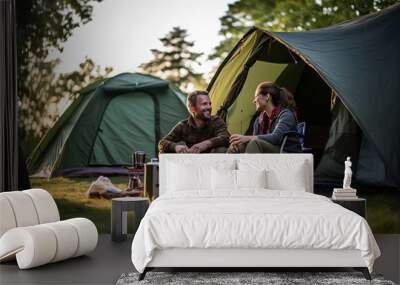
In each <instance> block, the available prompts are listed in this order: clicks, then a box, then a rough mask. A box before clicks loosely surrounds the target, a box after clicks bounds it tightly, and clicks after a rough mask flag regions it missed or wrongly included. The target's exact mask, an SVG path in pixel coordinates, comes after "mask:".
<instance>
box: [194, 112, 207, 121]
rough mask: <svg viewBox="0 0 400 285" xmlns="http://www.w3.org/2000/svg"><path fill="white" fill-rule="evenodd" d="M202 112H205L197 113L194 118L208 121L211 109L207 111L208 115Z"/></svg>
mask: <svg viewBox="0 0 400 285" xmlns="http://www.w3.org/2000/svg"><path fill="white" fill-rule="evenodd" d="M204 113H205V112H201V113H197V114H195V115H194V116H195V118H196V119H198V120H202V121H205V122H208V121H209V120H211V111H209V115H208V116H206V115H204Z"/></svg>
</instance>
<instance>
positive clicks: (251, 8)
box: [210, 0, 399, 59]
mask: <svg viewBox="0 0 400 285" xmlns="http://www.w3.org/2000/svg"><path fill="white" fill-rule="evenodd" d="M396 2H399V0H351V1H348V0H280V1H274V0H237V1H235V2H234V3H232V4H229V6H228V10H227V11H226V13H225V15H224V16H222V17H221V18H220V22H221V29H220V31H219V34H220V35H221V36H222V37H223V40H222V41H221V42H220V43H219V44H218V46H217V47H216V48H215V49H214V52H213V53H212V54H211V55H210V59H216V58H224V57H225V56H226V55H227V53H228V52H229V51H230V50H231V49H232V48H233V47H234V45H235V44H236V43H237V42H238V41H239V40H240V38H241V37H242V36H243V35H244V33H245V32H246V31H247V30H249V29H250V27H252V26H259V27H262V28H265V29H268V30H271V31H286V32H289V31H303V30H311V29H316V28H321V27H327V26H330V25H333V24H336V23H340V22H343V21H345V20H349V19H352V18H355V17H357V16H362V15H366V14H369V13H372V12H376V11H379V10H381V9H383V8H386V7H388V6H390V5H392V4H394V3H396Z"/></svg>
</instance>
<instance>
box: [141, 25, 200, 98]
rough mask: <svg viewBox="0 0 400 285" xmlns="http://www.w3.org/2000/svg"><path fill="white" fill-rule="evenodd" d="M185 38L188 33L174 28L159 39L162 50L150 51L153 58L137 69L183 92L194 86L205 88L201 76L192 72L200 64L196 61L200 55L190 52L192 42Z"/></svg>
mask: <svg viewBox="0 0 400 285" xmlns="http://www.w3.org/2000/svg"><path fill="white" fill-rule="evenodd" d="M187 37H188V33H187V31H186V30H185V29H182V28H180V27H174V28H173V29H172V31H170V32H169V33H168V34H167V35H166V36H165V37H163V38H161V39H160V41H161V43H162V44H163V47H164V49H163V50H158V49H152V50H151V53H152V54H153V57H154V58H153V59H152V60H150V61H149V62H147V63H143V64H141V65H140V66H139V67H140V68H141V69H142V70H143V72H145V73H149V74H152V75H155V76H158V77H160V78H163V79H166V80H169V81H171V82H173V83H175V84H176V85H177V86H179V88H181V89H182V90H184V91H188V90H189V89H192V88H193V86H195V85H196V86H198V85H203V86H205V83H204V79H203V78H202V76H201V74H199V73H195V72H194V71H193V65H196V64H200V62H199V60H198V59H199V57H201V56H202V53H197V52H193V51H191V48H192V47H193V46H194V42H191V41H188V40H187V39H186V38H187Z"/></svg>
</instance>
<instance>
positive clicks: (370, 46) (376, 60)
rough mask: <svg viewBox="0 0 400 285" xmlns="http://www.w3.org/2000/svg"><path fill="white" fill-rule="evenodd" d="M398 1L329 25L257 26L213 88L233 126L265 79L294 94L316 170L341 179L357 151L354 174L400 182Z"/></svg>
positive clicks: (245, 120)
mask: <svg viewBox="0 0 400 285" xmlns="http://www.w3.org/2000/svg"><path fill="white" fill-rule="evenodd" d="M399 27H400V5H394V6H391V7H389V8H387V9H385V10H382V11H380V12H377V13H374V14H371V15H367V16H364V17H360V18H357V19H355V20H352V21H348V22H344V23H341V24H338V25H334V26H331V27H327V28H322V29H316V30H312V31H306V32H270V31H267V30H264V29H260V28H252V29H251V30H250V31H248V32H247V33H246V34H245V35H244V36H243V38H242V39H241V40H240V41H239V42H238V43H237V45H236V46H235V47H234V48H233V50H232V51H231V52H230V53H229V54H228V56H227V57H226V58H225V60H224V61H223V62H222V63H221V65H220V66H219V68H218V70H217V72H216V74H215V75H214V77H213V79H212V80H211V82H210V84H209V86H208V90H209V92H210V96H211V101H212V104H213V107H214V113H218V114H219V115H220V116H221V117H222V118H224V119H225V120H226V122H227V125H228V129H229V131H230V132H231V133H246V132H249V131H250V130H251V128H252V123H251V122H252V120H254V118H255V117H256V116H257V114H255V107H254V105H253V103H252V100H253V97H254V91H255V88H256V86H257V84H258V83H260V82H262V81H272V82H276V83H277V84H278V85H280V86H284V87H286V88H287V89H289V90H290V91H291V92H292V93H293V94H294V96H295V100H296V103H297V106H298V117H299V121H305V122H306V124H307V132H306V141H305V143H306V146H309V147H311V148H312V149H313V151H314V157H315V165H317V166H318V167H317V169H316V172H315V177H316V181H317V182H321V183H331V182H332V183H333V184H334V183H340V181H341V179H343V170H344V164H343V162H344V160H345V159H346V156H351V157H352V160H353V162H354V163H353V170H355V175H353V177H355V181H356V182H358V183H359V184H366V185H386V186H400V118H399V114H400V103H399V99H400V97H399V96H400V80H399V79H400V78H399V74H400V52H399V51H400V33H399Z"/></svg>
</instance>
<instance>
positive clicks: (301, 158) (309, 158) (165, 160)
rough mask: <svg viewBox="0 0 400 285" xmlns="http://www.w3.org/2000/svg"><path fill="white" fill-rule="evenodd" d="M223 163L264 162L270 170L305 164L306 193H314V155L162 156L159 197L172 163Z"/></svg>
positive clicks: (210, 164)
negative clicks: (283, 164)
mask: <svg viewBox="0 0 400 285" xmlns="http://www.w3.org/2000/svg"><path fill="white" fill-rule="evenodd" d="M217 161H218V162H221V161H227V162H233V161H234V162H235V164H236V165H237V164H240V161H243V162H246V163H247V164H249V163H250V164H251V163H252V162H254V164H255V165H257V164H258V163H260V162H262V163H263V165H265V164H267V165H268V166H269V168H273V167H274V165H277V164H280V165H282V162H285V163H286V164H288V165H290V164H292V163H302V162H303V163H304V175H305V178H306V191H307V192H311V193H313V192H314V162H313V155H312V154H308V153H307V154H297V153H296V154H292V153H290V154H289V153H280V154H266V153H263V154H175V153H174V154H168V153H163V154H160V164H159V191H160V193H159V195H163V194H164V193H165V192H166V191H167V189H166V185H167V184H168V183H167V181H168V168H169V164H170V163H177V164H179V163H185V164H186V163H188V162H190V164H193V165H198V164H201V165H202V166H207V165H209V166H210V168H211V167H212V166H213V164H214V163H216V162H217Z"/></svg>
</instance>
